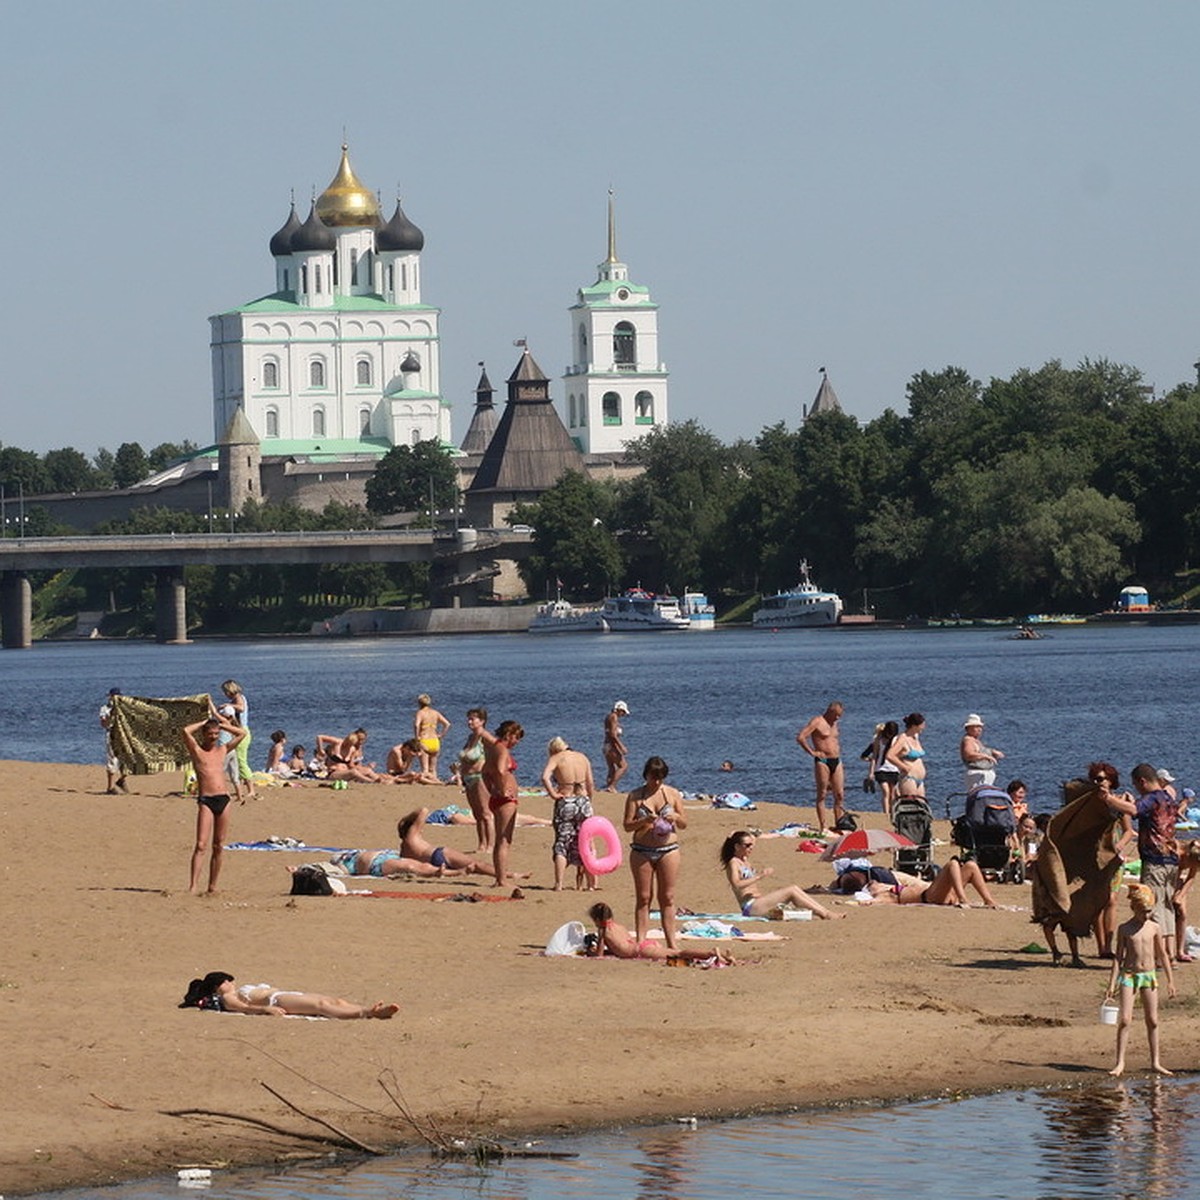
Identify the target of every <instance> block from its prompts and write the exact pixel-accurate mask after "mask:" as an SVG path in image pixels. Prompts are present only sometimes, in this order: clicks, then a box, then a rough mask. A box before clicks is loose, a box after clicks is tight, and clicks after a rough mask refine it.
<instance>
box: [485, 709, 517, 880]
mask: <svg viewBox="0 0 1200 1200" xmlns="http://www.w3.org/2000/svg"><path fill="white" fill-rule="evenodd" d="M524 736H525V730H523V729H522V728H521V726H520V725H518V724H517V722H516V721H501V722H500V725H499V728H497V730H496V736H495V737H494V738H492V740H491V741H490V742H488V743H487V745H486V747H485V749H484V752H483V784H484V787H485V788H487V794H488V808H489V809H490V810H491V814H492V820H493V821H495V823H496V830H495V834H494V836H495V842H494V843H493V845H492V864H493V867H494V874H495V876H496V882H495V884H494V885H493V886H494V887H503V886H504V881H505V879H506V878H507V876H508V852H509V850H511V849H512V840H513V830H514V829H515V828H516V826H517V777H516V775H515V774H514V773H513V772H514V771H516V769H517V760H516V759H515V758H513V756H512V751H513V748H514V747H515V746H516V745H517V743H518V742H519V741H520V740H521V739H522V738H523V737H524Z"/></svg>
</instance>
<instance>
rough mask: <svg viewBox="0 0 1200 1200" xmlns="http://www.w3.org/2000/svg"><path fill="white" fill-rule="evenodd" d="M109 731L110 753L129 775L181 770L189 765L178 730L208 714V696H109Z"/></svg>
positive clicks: (201, 719) (189, 761)
mask: <svg viewBox="0 0 1200 1200" xmlns="http://www.w3.org/2000/svg"><path fill="white" fill-rule="evenodd" d="M111 707H112V717H111V724H110V725H109V734H110V736H111V738H112V748H113V753H114V754H115V755H116V757H117V760H118V761H119V762H120V763H121V765H122V766H123V767H124V769H125V771H126V772H127V773H128V774H130V775H155V774H157V773H158V772H160V771H181V770H183V769H184V768H185V767H187V766H189V765H190V764H191V759H190V758H189V757H188V752H187V747H186V746H185V745H184V744H183V736H182V730H183V727H184V726H185V725H194V724H195V723H196V722H197V721H203V720H205V719H206V718H207V716H208V697H207V696H204V695H200V696H181V697H179V698H177V699H173V700H147V699H145V698H144V697H142V696H113V697H112V699H111Z"/></svg>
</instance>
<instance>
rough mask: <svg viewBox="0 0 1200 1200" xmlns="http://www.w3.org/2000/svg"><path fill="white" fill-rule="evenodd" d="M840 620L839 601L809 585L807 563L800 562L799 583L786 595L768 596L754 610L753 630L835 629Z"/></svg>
mask: <svg viewBox="0 0 1200 1200" xmlns="http://www.w3.org/2000/svg"><path fill="white" fill-rule="evenodd" d="M841 619H842V598H841V596H839V595H838V594H837V593H836V592H823V591H821V589H820V588H818V587H817V586H816V585H815V584H814V583H813V581H812V578H811V577H810V576H809V573H808V563H807V562H806V561H804V560H803V559H802V560H801V562H800V582H799V583H798V584H796V586H795V587H794V588H789V589H788V590H787V591H786V592H776V594H775V595H774V596H768V597H767V598H766V599H765V600H763V602H762V605H761V606H760V607H759V608H758V609H756V610H755V613H754V622H753V624H754V628H755V629H807V628H813V627H815V626H820V625H836V624H837V623H838V622H839V621H840V620H841Z"/></svg>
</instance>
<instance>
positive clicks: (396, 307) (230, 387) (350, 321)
mask: <svg viewBox="0 0 1200 1200" xmlns="http://www.w3.org/2000/svg"><path fill="white" fill-rule="evenodd" d="M424 245H425V235H424V234H423V233H422V232H421V231H420V229H418V228H417V227H416V225H414V224H413V223H412V222H411V221H410V220H409V219H408V218H407V217H406V216H405V215H404V212H403V210H402V209H401V207H400V203H399V201H397V203H396V211H395V212H394V213H393V215H392V218H391V220H389V221H387V222H386V223H385V222H384V221H383V219H382V216H381V214H380V211H379V203H378V201H377V200H376V198H375V195H374V193H373V192H371V191H370V190H369V189H367V188H366V187H364V186H363V184H362V183H361V182H360V181H359V179H358V177H357V176H356V175H355V174H354V171H353V169H352V168H351V166H350V157H349V153H348V150H347V148H346V146H343V147H342V161H341V165H340V166H339V167H338V171H337V175H336V176H335V177H334V179H333V182H332V183H330V185H329V186H328V187H327V188H326V189H325V190H324V191H323V192H322V193H321V195H320V196H318V197H317V198H316V199H315V200H314V201H313V205H312V209H311V210H310V212H309V214H308V219H307V220H306V221H304V222H301V221H300V218H299V217H298V216H297V214H296V206H295V204H293V205H292V211H291V213H290V215H289V216H288V219H287V222H286V223H285V224H284V226H283V227H282V228H281V229H280V230H279V231H278V232H277V233H276V234H275V235H274V236H273V237H272V238H271V243H270V248H271V254H272V256H273V257H274V259H275V291H274V292H273V293H272V294H270V295H268V296H264V297H262V298H261V299H259V300H254V301H251V302H250V303H249V304H244V305H242V307H240V308H236V309H234V310H233V311H231V312H225V313H220V314H218V315H217V316H215V317H211V318H210V323H211V326H212V341H211V346H212V375H213V423H214V432H215V436H216V438H217V439H218V440H219V439H220V438H221V436H222V434H223V433H224V432H225V430H226V429H227V428H228V426H229V423H230V421H231V419H232V418H233V415H234V413H235V412H236V411H237V409H239V408H240V409H242V410H243V411H244V413H245V416H246V418H247V420H248V421H249V423H250V426H251V428H252V429H253V430H254V432H255V433H256V434H257V435H258V437H259V438H260V439H261V440H262V441H263V442H264V443H269V442H272V441H280V442H287V441H299V442H304V443H306V444H311V443H314V442H316V443H323V445H322V449H324V450H327V451H335V452H336V451H337V450H339V449H342V450H346V451H350V450H351V449H359V450H361V449H367V448H369V447H370V445H371V443H374V446H375V448H377V450H378V452H379V453H383V452H384V451H386V450H387V449H388V447H390V446H395V445H400V444H407V445H411V444H415V443H416V442H420V441H430V440H437V441H440V442H442V443H443V444H444V445H446V446H450V445H451V441H450V436H451V435H450V407H449V405H448V404H447V403H446V401H444V400H443V399H442V396H441V394H440V384H439V377H440V371H439V363H438V317H439V310H438V309H436V308H433V307H431V306H430V305H428V304H423V303H422V302H421V250H422V249H423V248H424ZM280 449H282V447H280V448H278V449H276V448H272V447H270V446H269V445H266V444H264V445H263V453H264V454H269V453H273V452H274V453H278V452H279V450H280Z"/></svg>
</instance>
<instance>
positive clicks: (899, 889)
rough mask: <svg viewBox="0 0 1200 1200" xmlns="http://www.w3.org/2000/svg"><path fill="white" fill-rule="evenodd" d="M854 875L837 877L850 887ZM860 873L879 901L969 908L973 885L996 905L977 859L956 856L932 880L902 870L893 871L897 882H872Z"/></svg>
mask: <svg viewBox="0 0 1200 1200" xmlns="http://www.w3.org/2000/svg"><path fill="white" fill-rule="evenodd" d="M851 874H855V872H851V871H846V872H844V873H843V874H842V875H841V877H840V878H839V880H838V883H839V886H840V887H842V888H843V889H848V888H849V887H850V886H851V884H850V883H849V882H847V881H846V876H847V875H851ZM857 874H858V875H861V876H862V886H863V887H865V888H866V889H867V891H869V892H870V893H871V899H872V900H874V901H875V902H876V903H883V904H944V905H958V907H959V908H966V907H967V904H968V901H967V886H968V885H970V886H971V887H973V888H974V889H975V890H976V891H977V892H978V893H979V898H980V899H981V900H982V901H983V903H984V905H985V906H986V907H987V908H996V907H997V904H996V898H995V897H994V896H993V895H992V893H991V892H990V891H988V885H987V881H986V880H985V879H984V878H983V872H982V871H981V870H980V869H979V864H978V863H974V862H960V861H959V860H958V859H957V858H952V859H951V860H950V861H949V862H948V863H947V864H946V865H945V866H944V867H942V869H941V870H940V871H939V872H938V873H937V878H936V879H935V880H934V881H933V882H932V883H926V882H925V881H924V880H921V879H916V878H915V877H914V876H912V875H905V874H904V873H903V872H902V871H896V872H894V874H895V876H896V882H895V883H894V884H888V883H871V882H868V880H867V878H866V874H865V872H862V871H859V872H857ZM859 890H861V888H860V889H859Z"/></svg>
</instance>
